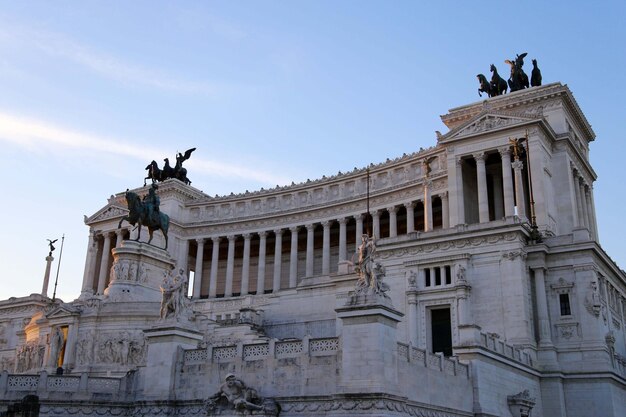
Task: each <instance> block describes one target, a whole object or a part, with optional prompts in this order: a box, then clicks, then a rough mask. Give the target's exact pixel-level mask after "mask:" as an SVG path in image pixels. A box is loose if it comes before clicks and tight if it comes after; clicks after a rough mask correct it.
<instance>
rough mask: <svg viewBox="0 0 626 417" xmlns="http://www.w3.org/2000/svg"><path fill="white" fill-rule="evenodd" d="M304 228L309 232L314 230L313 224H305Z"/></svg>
mask: <svg viewBox="0 0 626 417" xmlns="http://www.w3.org/2000/svg"><path fill="white" fill-rule="evenodd" d="M304 227H306V230H308V231H311V230H314V229H315V225H314V224H307V225H305V226H304Z"/></svg>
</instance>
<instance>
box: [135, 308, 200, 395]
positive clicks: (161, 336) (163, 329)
mask: <svg viewBox="0 0 626 417" xmlns="http://www.w3.org/2000/svg"><path fill="white" fill-rule="evenodd" d="M144 334H145V336H146V340H147V342H148V354H147V358H146V367H145V368H144V370H143V371H142V372H143V374H144V384H143V385H144V397H145V399H148V400H149V399H159V400H168V399H169V400H174V399H175V398H174V397H175V392H176V390H175V389H174V381H175V378H176V363H177V361H178V360H182V356H181V355H180V354H182V349H196V348H197V346H198V342H200V341H201V340H202V334H201V333H200V332H199V331H197V330H195V329H193V328H192V327H191V325H190V324H189V323H178V322H176V321H174V320H171V321H164V322H160V323H159V324H158V325H156V326H154V327H152V328H151V329H147V330H144Z"/></svg>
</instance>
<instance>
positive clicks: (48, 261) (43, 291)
mask: <svg viewBox="0 0 626 417" xmlns="http://www.w3.org/2000/svg"><path fill="white" fill-rule="evenodd" d="M52 261H54V258H53V257H52V256H50V255H48V256H46V271H45V272H44V274H43V286H42V288H41V295H43V296H44V297H47V296H48V284H49V283H50V269H51V267H52Z"/></svg>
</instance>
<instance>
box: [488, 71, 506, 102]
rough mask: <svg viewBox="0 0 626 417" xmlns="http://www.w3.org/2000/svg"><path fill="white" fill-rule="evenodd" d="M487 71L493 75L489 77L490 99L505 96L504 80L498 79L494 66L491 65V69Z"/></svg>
mask: <svg viewBox="0 0 626 417" xmlns="http://www.w3.org/2000/svg"><path fill="white" fill-rule="evenodd" d="M489 71H491V72H492V73H493V75H492V76H491V82H490V83H489V84H490V87H491V97H494V96H501V95H502V94H505V93H506V90H507V84H506V81H505V80H504V78H502V77H500V75H499V74H498V69H497V68H496V66H495V65H493V64H491V67H489Z"/></svg>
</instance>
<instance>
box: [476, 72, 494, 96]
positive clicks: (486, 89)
mask: <svg viewBox="0 0 626 417" xmlns="http://www.w3.org/2000/svg"><path fill="white" fill-rule="evenodd" d="M476 78H478V82H479V83H480V88H479V89H478V95H479V96H480V97H482V96H483V95H482V94H480V93H481V92H483V93H487V97H491V85H490V84H489V81H487V77H485V76H484V75H483V74H478V75H477V76H476Z"/></svg>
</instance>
